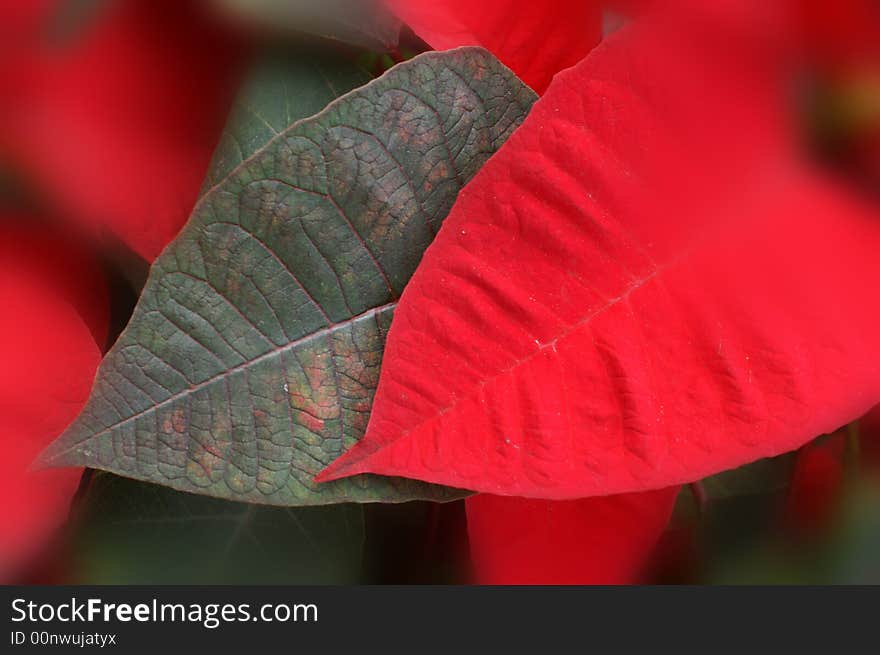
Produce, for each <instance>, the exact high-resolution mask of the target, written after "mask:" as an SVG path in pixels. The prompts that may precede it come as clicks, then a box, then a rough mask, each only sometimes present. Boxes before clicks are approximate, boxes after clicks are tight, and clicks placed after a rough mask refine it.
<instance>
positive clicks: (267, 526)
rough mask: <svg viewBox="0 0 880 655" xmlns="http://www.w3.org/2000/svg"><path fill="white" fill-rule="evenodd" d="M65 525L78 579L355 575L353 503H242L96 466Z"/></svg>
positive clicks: (335, 578)
mask: <svg viewBox="0 0 880 655" xmlns="http://www.w3.org/2000/svg"><path fill="white" fill-rule="evenodd" d="M73 527H74V529H75V530H74V539H73V545H74V548H73V557H74V559H75V566H74V570H76V571H78V579H77V582H78V583H80V584H355V583H358V582H361V581H362V559H363V545H364V518H363V509H362V506H360V505H332V506H329V507H297V508H278V507H265V506H262V505H246V504H243V503H234V502H230V501H225V500H219V499H216V498H208V497H205V496H195V495H193V494H187V493H181V492H179V491H174V490H173V489H168V488H166V487H159V486H157V485H153V484H147V483H144V482H137V481H135V480H128V479H126V478H120V477H117V476H114V475H110V474H108V473H96V474H95V475H94V477H93V478H92V480H91V481H90V483H89V485H88V487H87V490H86V492H85V494H84V495H83V497H82V498H81V500H80V502H78V503H77V507H76V508H75V511H74V521H73Z"/></svg>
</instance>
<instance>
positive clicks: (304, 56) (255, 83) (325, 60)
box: [203, 48, 372, 192]
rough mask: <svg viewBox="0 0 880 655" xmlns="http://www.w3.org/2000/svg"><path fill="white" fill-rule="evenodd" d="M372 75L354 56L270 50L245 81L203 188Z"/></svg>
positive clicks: (317, 51) (313, 49)
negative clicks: (353, 58) (355, 60)
mask: <svg viewBox="0 0 880 655" xmlns="http://www.w3.org/2000/svg"><path fill="white" fill-rule="evenodd" d="M371 79H372V78H371V76H370V75H369V74H368V73H367V72H366V70H365V69H364V68H363V67H362V66H360V65H358V64H357V63H355V62H354V61H352V59H351V58H350V57H345V56H343V55H340V54H334V53H331V52H329V51H328V50H323V49H322V50H318V49H315V48H311V49H302V50H298V49H297V50H292V51H290V52H282V53H269V54H267V55H265V56H264V57H263V58H262V60H261V61H260V62H259V64H258V65H256V66H255V68H254V71H253V72H252V73H251V74H250V76H249V77H248V79H247V80H245V83H244V86H243V88H242V89H241V91H240V92H239V94H238V97H237V98H236V101H235V104H234V106H233V108H232V113H231V116H230V118H229V121H228V123H227V125H226V129H225V130H224V132H223V135H222V137H221V138H220V143H219V145H218V146H217V149H216V151H215V153H214V159H213V161H212V162H211V166H210V169H209V171H208V174H207V176H206V178H205V184H204V187H203V190H204V191H205V192H206V191H208V190H209V189H211V187H214V186H217V185H218V184H220V183H221V182H222V181H223V179H224V178H226V177H227V176H228V175H229V174H230V173H231V172H232V171H233V169H235V167H237V166H239V165H240V164H241V163H242V162H243V161H245V160H246V159H248V158H250V157H252V156H253V155H254V154H255V153H256V152H257V151H258V150H259V149H260V148H262V147H263V146H265V145H266V144H267V143H268V142H269V141H271V140H272V139H273V138H275V137H276V136H278V134H280V133H281V132H283V131H284V130H285V129H287V128H288V127H289V126H290V125H292V124H293V123H295V122H296V121H299V120H302V119H304V118H309V117H310V116H314V115H315V114H317V113H318V112H319V111H321V110H322V109H324V108H325V107H326V106H327V105H328V104H330V103H331V102H332V101H334V100H336V99H337V98H338V97H340V96H342V95H345V94H346V93H348V92H349V91H351V90H352V89H356V88H358V87H359V86H363V85H364V84H367V83H368V82H369V81H370V80H371Z"/></svg>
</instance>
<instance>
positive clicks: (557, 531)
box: [467, 487, 678, 585]
mask: <svg viewBox="0 0 880 655" xmlns="http://www.w3.org/2000/svg"><path fill="white" fill-rule="evenodd" d="M677 495H678V487H673V488H671V489H662V490H659V491H649V492H645V493H640V494H625V495H619V496H608V497H605V498H587V499H584V500H573V501H546V500H530V499H526V498H508V497H502V496H490V495H488V494H480V495H478V496H474V497H473V498H469V499H468V500H467V516H468V536H469V538H470V542H471V553H472V558H473V561H474V566H475V569H476V575H477V582H478V583H480V584H492V585H496V584H500V585H509V584H514V585H517V584H526V585H534V584H632V583H635V582H637V581H638V577H639V574H640V573H641V572H642V567H643V565H644V564H645V561H646V559H647V557H648V555H649V554H650V552H651V551H652V549H653V548H654V546H655V545H656V544H657V540H658V539H659V538H660V535H661V534H662V532H663V530H664V528H665V527H666V524H667V523H668V522H669V517H670V515H671V514H672V508H673V506H674V505H675V498H676V496H677Z"/></svg>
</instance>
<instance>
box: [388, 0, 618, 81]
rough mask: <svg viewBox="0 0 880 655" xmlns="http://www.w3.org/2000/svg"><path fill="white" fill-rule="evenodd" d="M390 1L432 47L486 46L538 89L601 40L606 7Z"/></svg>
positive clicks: (585, 0)
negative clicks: (603, 14)
mask: <svg viewBox="0 0 880 655" xmlns="http://www.w3.org/2000/svg"><path fill="white" fill-rule="evenodd" d="M388 4H389V5H390V6H391V7H392V8H393V9H394V11H396V12H397V14H398V15H399V16H400V17H401V18H402V19H403V20H404V22H406V23H407V24H408V25H409V26H410V27H411V28H412V30H413V31H414V32H415V33H416V34H417V35H418V36H419V37H421V38H422V39H423V40H424V41H425V42H426V43H428V44H429V45H430V46H431V47H433V48H435V49H437V50H446V49H449V48H457V47H460V46H467V45H478V46H482V47H484V48H486V49H487V50H489V51H490V52H491V53H492V54H494V55H495V56H496V57H498V58H499V59H500V60H501V61H502V62H504V63H505V64H506V65H507V66H509V67H510V68H512V69H513V71H514V72H515V73H516V74H517V75H518V76H519V77H520V78H521V79H522V80H523V81H524V82H525V83H526V84H528V85H529V86H531V87H532V88H533V89H534V90H535V91H537V92H538V93H543V92H544V91H545V90H546V88H547V86H548V85H549V84H550V80H552V79H553V76H554V75H555V74H556V73H558V72H559V71H561V70H563V69H565V68H568V67H569V66H574V65H575V64H576V63H578V62H579V61H580V60H581V59H583V58H584V56H586V54H587V53H588V52H589V51H590V50H591V49H592V48H593V47H594V46H595V45H596V44H597V43H599V40H600V39H601V38H602V11H601V9H600V7H599V3H598V2H596V1H595V0H536V1H533V2H522V0H480V1H479V2H472V1H470V0H388Z"/></svg>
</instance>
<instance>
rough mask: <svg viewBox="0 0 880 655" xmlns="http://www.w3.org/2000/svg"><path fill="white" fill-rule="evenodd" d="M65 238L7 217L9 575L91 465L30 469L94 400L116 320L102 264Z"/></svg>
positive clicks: (3, 256)
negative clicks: (110, 319)
mask: <svg viewBox="0 0 880 655" xmlns="http://www.w3.org/2000/svg"><path fill="white" fill-rule="evenodd" d="M56 237H57V239H56ZM63 244H64V242H63V241H62V240H61V238H60V237H58V235H53V234H51V233H49V232H48V231H47V230H42V231H41V233H40V234H39V235H36V234H33V233H26V232H23V231H21V230H19V229H15V228H12V227H9V226H8V225H5V224H4V225H0V306H2V307H3V311H2V312H0V361H2V362H3V366H2V367H0V453H2V457H0V498H2V499H3V500H2V503H0V508H2V509H0V579H8V578H9V576H11V575H13V574H14V573H15V570H16V568H17V567H19V566H21V565H23V564H24V563H25V560H26V559H28V558H29V557H32V556H34V555H36V554H37V551H38V550H39V549H40V548H41V547H42V545H43V542H44V541H45V539H46V538H47V537H48V536H49V535H50V533H51V532H52V531H53V530H54V529H55V528H56V527H57V526H58V525H59V524H60V523H61V522H62V521H63V520H64V519H65V517H66V514H67V509H68V506H69V504H70V500H71V498H72V496H73V493H74V492H75V491H76V488H77V485H78V483H79V478H80V475H81V473H82V469H67V470H53V471H39V472H31V471H29V470H28V467H29V466H30V464H31V462H32V461H33V459H34V458H35V457H36V456H37V455H38V454H39V453H40V451H42V450H43V449H44V448H45V447H46V445H48V444H49V443H50V442H51V441H52V440H53V439H54V438H55V437H57V436H58V434H60V433H61V432H62V431H63V430H64V428H65V427H67V425H68V423H70V422H71V421H72V420H73V419H74V418H75V417H76V415H77V414H78V413H79V410H80V409H81V408H82V406H83V404H84V403H85V400H86V398H87V397H88V394H89V390H90V389H91V384H92V379H93V377H94V374H95V371H96V370H97V367H98V363H99V361H100V359H101V351H100V349H99V348H98V346H97V345H96V343H95V339H94V338H93V332H94V333H97V334H98V335H99V336H100V337H101V338H102V339H103V338H105V335H106V330H107V307H108V302H107V295H106V289H105V286H104V280H103V277H102V276H101V272H100V269H99V268H98V267H97V266H95V265H94V264H93V263H92V262H91V261H90V260H89V259H88V257H87V256H86V255H84V254H82V253H78V252H75V251H73V250H72V249H70V246H69V245H68V246H67V247H64V245H63ZM90 326H91V330H92V332H90Z"/></svg>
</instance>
